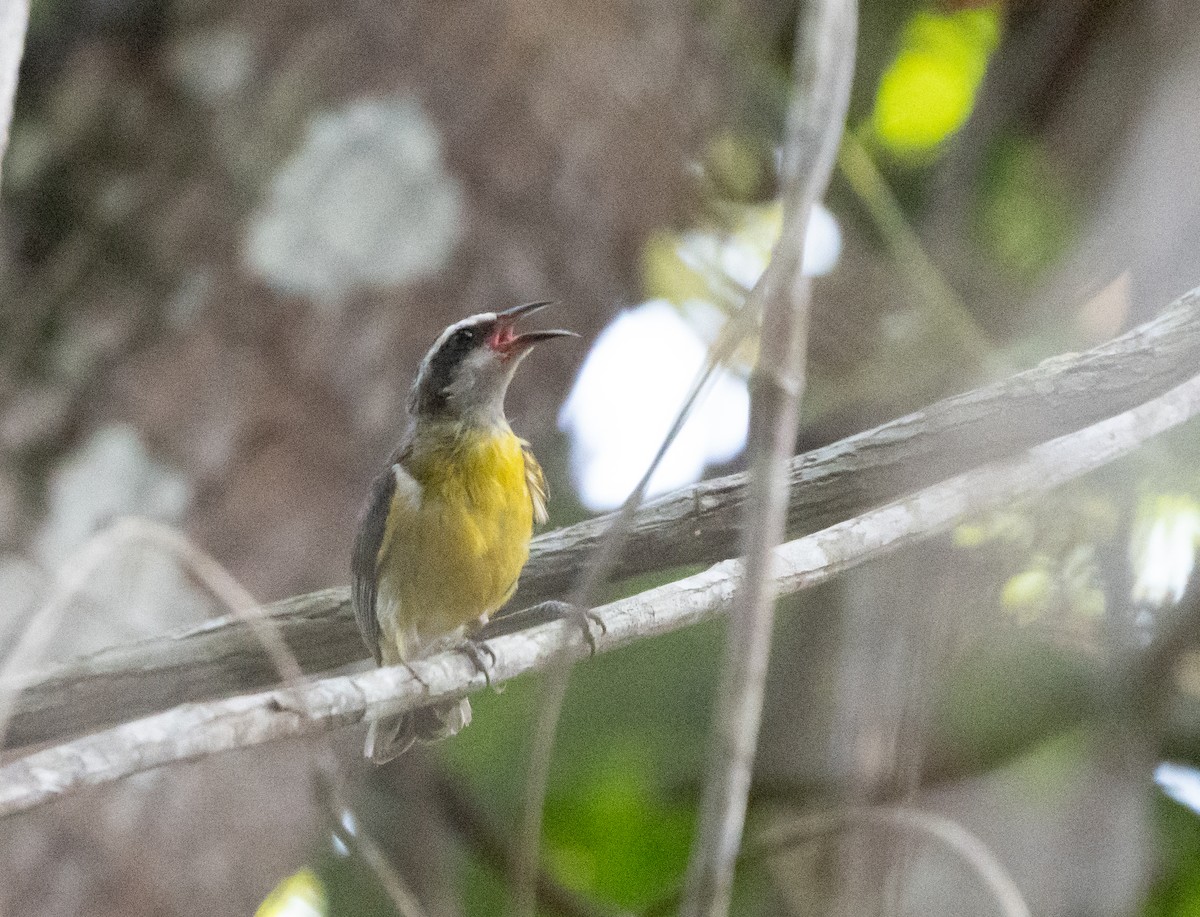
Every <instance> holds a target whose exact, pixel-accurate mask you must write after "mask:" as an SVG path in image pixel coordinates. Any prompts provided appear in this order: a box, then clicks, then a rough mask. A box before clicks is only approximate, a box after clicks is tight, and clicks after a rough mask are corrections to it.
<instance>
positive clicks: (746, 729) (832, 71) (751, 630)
mask: <svg viewBox="0 0 1200 917" xmlns="http://www.w3.org/2000/svg"><path fill="white" fill-rule="evenodd" d="M857 18H858V13H857V5H856V3H855V0H809V2H808V4H807V5H806V6H805V8H804V11H803V13H802V15H801V16H800V17H799V21H798V22H797V25H796V54H795V69H796V77H795V78H796V87H795V90H794V92H795V96H794V99H793V106H794V107H793V110H792V113H791V114H792V118H791V122H792V123H791V124H790V131H789V134H790V138H791V143H790V144H789V147H788V150H787V155H788V158H789V160H790V162H789V163H788V167H789V168H788V173H787V174H788V176H789V188H788V194H787V198H786V200H785V223H784V226H785V230H784V232H783V233H782V234H781V236H780V239H779V242H778V243H777V244H776V246H775V250H774V252H773V253H772V257H771V262H770V265H769V266H768V268H767V271H766V273H765V274H764V276H763V282H762V283H761V284H760V285H759V286H758V287H756V288H755V290H754V293H753V294H752V296H754V297H761V301H762V303H763V324H762V333H761V334H760V335H759V355H758V361H757V363H756V364H755V368H754V373H753V375H752V377H751V380H750V382H751V430H750V451H751V456H752V462H753V467H752V469H751V470H752V476H751V479H750V494H749V500H748V505H747V507H746V512H745V516H744V519H745V521H744V527H745V533H746V537H745V541H746V560H745V569H744V572H743V576H742V579H741V582H740V584H739V586H738V593H737V607H736V608H735V613H734V615H733V623H732V625H731V627H730V630H729V635H728V637H727V639H726V643H725V649H724V652H723V654H722V663H721V681H720V685H719V687H718V689H717V695H716V703H717V707H716V711H715V715H714V717H713V725H712V730H711V732H710V738H709V751H708V756H707V760H708V763H707V767H706V779H705V786H704V794H703V796H702V798H701V803H700V816H699V822H698V826H697V838H696V841H695V843H694V845H693V847H692V855H691V860H690V863H689V865H688V876H687V888H686V893H685V897H684V901H683V907H682V908H681V913H682V914H684V915H693V917H704V915H713V917H724V915H726V914H728V913H729V904H730V899H731V897H732V894H733V873H734V867H735V864H736V862H737V856H738V851H739V850H740V849H741V844H742V831H743V829H744V827H745V821H746V801H747V799H748V798H749V795H750V777H751V773H752V771H753V770H754V755H755V751H756V750H757V748H758V734H759V727H760V724H761V720H762V705H763V687H764V685H765V684H766V680H767V663H768V661H769V659H770V655H771V633H772V631H773V629H774V623H775V592H774V588H773V586H774V583H773V581H772V576H771V565H772V561H773V559H774V558H773V552H774V551H775V548H776V546H777V545H778V544H779V543H780V542H781V541H782V540H783V535H784V531H785V526H786V523H787V502H788V489H789V484H790V482H789V479H788V459H789V458H790V457H791V455H792V451H793V449H794V448H795V443H796V434H797V432H798V428H799V418H800V397H801V393H802V391H803V389H804V371H805V367H804V356H805V350H806V347H807V343H808V304H809V298H810V294H811V290H810V285H809V283H808V281H807V280H806V279H805V278H804V273H803V270H802V267H803V265H802V262H803V252H804V236H805V230H806V227H807V225H808V220H809V216H810V214H811V213H812V208H813V205H814V204H815V203H816V202H817V200H818V199H819V198H820V197H821V195H822V194H824V192H825V188H826V186H827V185H828V184H829V176H830V173H831V172H832V171H833V161H834V157H835V156H836V155H837V150H838V144H839V140H840V138H841V136H842V131H843V130H844V127H845V122H846V107H847V105H848V104H849V101H850V84H851V82H852V80H853V77H854V52H855V33H856V28H857ZM748 305H749V304H748Z"/></svg>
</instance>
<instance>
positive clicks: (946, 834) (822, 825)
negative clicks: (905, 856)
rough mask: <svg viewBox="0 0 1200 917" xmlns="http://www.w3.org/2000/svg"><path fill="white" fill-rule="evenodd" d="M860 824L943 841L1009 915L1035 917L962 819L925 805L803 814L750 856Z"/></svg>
mask: <svg viewBox="0 0 1200 917" xmlns="http://www.w3.org/2000/svg"><path fill="white" fill-rule="evenodd" d="M860 825H868V826H878V827H889V828H900V829H903V830H906V831H912V832H915V833H918V834H921V835H924V836H925V837H928V838H931V839H932V840H935V841H937V842H938V843H940V844H941V845H942V846H944V847H945V848H946V849H947V850H950V851H951V852H952V853H954V854H956V855H957V856H958V857H959V858H960V859H961V860H962V861H963V862H964V863H965V864H966V865H967V866H968V867H970V869H971V871H972V872H973V873H975V875H976V876H978V877H979V879H980V881H981V882H982V883H983V885H984V887H985V888H986V889H987V890H988V891H989V892H990V893H991V895H992V898H993V900H994V901H995V902H996V905H997V907H998V909H999V911H1000V913H1001V914H1002V915H1004V917H1031V915H1030V912H1029V906H1028V905H1027V904H1026V903H1025V898H1024V896H1023V895H1022V894H1021V890H1020V889H1019V888H1017V885H1016V883H1015V882H1013V880H1012V877H1011V876H1010V875H1009V874H1008V870H1006V869H1005V868H1004V865H1003V864H1002V863H1001V862H1000V861H999V860H998V859H997V858H996V855H995V854H993V853H992V851H991V850H990V849H989V848H988V846H987V845H986V844H985V843H984V842H983V841H981V840H980V839H979V838H978V837H976V836H975V835H974V834H972V833H971V832H970V831H968V830H967V829H966V828H965V827H963V826H962V825H961V824H959V823H958V822H957V821H954V820H953V819H950V818H946V817H945V816H943V815H938V814H937V813H934V812H927V811H925V810H923V809H913V808H908V807H902V806H879V807H868V808H855V809H846V810H844V811H841V812H833V813H830V814H828V815H825V814H821V815H816V816H811V817H808V818H801V819H798V820H796V821H793V822H790V823H788V824H784V825H780V826H778V827H777V828H774V829H771V830H770V831H767V832H764V833H763V834H761V835H760V836H759V837H758V838H756V839H755V841H754V844H753V846H752V847H751V849H750V850H748V851H747V852H748V854H749V856H748V857H747V858H746V861H747V862H752V861H755V860H761V859H767V858H770V857H775V856H778V855H779V854H781V853H785V852H787V851H788V850H791V849H793V848H795V847H797V846H799V845H801V844H805V843H809V842H811V841H815V840H819V839H821V838H823V837H828V836H829V835H831V834H841V833H844V832H845V831H846V830H848V829H849V828H852V827H857V826H860Z"/></svg>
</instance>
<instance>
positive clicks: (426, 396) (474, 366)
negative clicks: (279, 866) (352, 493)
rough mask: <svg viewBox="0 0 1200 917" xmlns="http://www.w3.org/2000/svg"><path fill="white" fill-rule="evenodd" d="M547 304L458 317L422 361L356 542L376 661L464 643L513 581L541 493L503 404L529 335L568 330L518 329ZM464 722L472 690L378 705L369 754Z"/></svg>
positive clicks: (532, 339)
mask: <svg viewBox="0 0 1200 917" xmlns="http://www.w3.org/2000/svg"><path fill="white" fill-rule="evenodd" d="M548 305H550V303H546V302H535V303H528V304H527V305H523V306H516V307H515V308H512V309H509V310H507V311H505V312H499V313H494V312H484V313H481V314H479V315H472V316H471V317H470V318H466V319H463V320H462V321H460V322H458V323H456V324H454V325H451V326H450V327H449V328H447V329H446V330H445V331H443V332H442V334H441V336H440V337H439V338H438V339H437V341H436V343H434V345H433V347H432V348H431V349H430V351H429V353H428V354H426V356H425V359H424V360H423V361H422V363H421V368H420V370H419V371H418V373H417V378H416V381H415V382H414V383H413V387H412V391H411V392H410V393H409V398H408V413H409V423H408V428H407V430H406V431H405V433H404V436H403V437H402V438H401V440H400V444H399V445H398V446H397V447H396V449H395V451H394V452H393V453H392V455H391V458H390V460H389V461H388V466H387V468H385V469H384V471H383V473H382V474H380V475H379V477H377V478H376V479H375V483H374V484H373V486H372V487H371V494H370V497H369V498H368V500H367V504H366V507H365V508H364V510H363V514H362V517H361V520H360V522H359V528H358V536H357V538H356V539H355V541H354V556H353V559H352V572H353V576H354V587H353V599H354V615H355V618H356V619H357V621H358V627H359V630H360V631H361V632H362V636H363V640H364V641H365V642H366V644H367V646H368V647H369V648H370V650H371V653H372V654H373V655H374V656H375V662H376V663H377V664H379V665H397V664H399V663H402V662H411V661H413V660H415V659H420V658H422V657H425V656H430V655H432V654H434V653H438V652H441V651H443V650H446V649H450V648H453V647H455V646H458V645H461V644H462V641H463V640H464V638H465V636H466V634H467V632H468V630H469V629H473V628H475V627H478V626H482V625H483V624H486V623H487V620H488V616H489V615H491V614H492V613H493V612H495V611H497V610H498V609H499V608H500V607H501V606H503V605H504V603H505V602H507V601H508V600H509V598H511V597H512V594H513V592H515V591H516V588H517V578H518V577H519V576H520V575H521V568H522V567H524V566H525V561H526V560H527V559H528V558H529V539H530V537H531V536H532V534H533V523H534V522H535V521H536V522H539V523H541V522H545V521H546V498H547V492H546V481H545V478H544V477H543V476H542V469H541V467H540V466H539V465H538V463H537V459H535V458H534V456H533V452H532V450H531V449H530V448H529V444H528V443H527V442H525V441H524V440H522V439H520V438H518V437H517V436H516V434H514V433H513V431H512V428H511V427H509V425H508V420H507V419H506V418H505V416H504V394H505V392H506V391H507V390H508V384H509V382H510V381H512V377H513V374H514V373H515V372H516V369H517V366H518V364H520V362H521V360H522V359H524V357H525V356H526V354H528V353H529V351H530V350H531V349H532V348H533V346H534V345H535V344H537V343H539V342H541V341H547V340H551V339H553V338H558V337H565V336H574V333H573V332H570V331H561V330H554V331H529V332H526V333H524V334H517V333H516V332H515V326H516V323H517V321H518V320H519V319H521V318H523V317H524V316H527V315H530V314H532V313H534V312H537V311H538V310H539V309H542V308H544V307H546V306H548ZM470 721H471V705H470V702H469V701H468V700H467V699H466V698H463V699H462V700H458V701H452V702H449V703H444V704H438V705H434V706H432V707H427V708H424V709H421V710H414V711H412V712H410V713H405V714H402V715H400V716H393V717H383V718H380V719H378V720H375V721H373V722H372V723H371V726H370V729H369V730H368V732H367V745H366V755H367V756H368V757H370V758H372V759H374V760H375V761H376V762H377V763H383V762H384V761H388V760H390V759H391V758H394V757H395V756H396V755H399V754H401V753H402V752H404V751H405V750H406V749H408V747H409V746H410V745H412V743H413V742H415V741H418V740H420V741H423V742H432V741H435V740H437V739H441V738H446V737H448V736H452V735H454V734H455V733H457V732H458V731H459V730H460V729H462V728H463V727H464V726H465V725H467V723H469V722H470Z"/></svg>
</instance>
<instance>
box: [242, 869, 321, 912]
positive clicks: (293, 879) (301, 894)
mask: <svg viewBox="0 0 1200 917" xmlns="http://www.w3.org/2000/svg"><path fill="white" fill-rule="evenodd" d="M331 913H333V911H331V909H330V907H329V900H328V898H327V897H326V894H325V885H324V883H323V882H322V881H321V879H320V878H319V877H318V876H317V874H316V873H315V872H313V871H312V870H311V869H307V868H305V869H301V870H300V871H299V872H295V873H293V874H292V875H290V876H288V877H287V878H286V879H284V880H283V881H282V882H280V883H279V884H278V885H277V886H275V888H274V889H273V890H272V891H271V893H270V894H269V895H267V897H266V898H265V899H264V900H263V903H262V904H261V905H260V906H259V908H258V910H256V911H255V912H254V917H326V915H329V914H331Z"/></svg>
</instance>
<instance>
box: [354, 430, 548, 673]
mask: <svg viewBox="0 0 1200 917" xmlns="http://www.w3.org/2000/svg"><path fill="white" fill-rule="evenodd" d="M406 467H407V470H408V472H409V474H411V475H412V476H413V478H415V479H416V481H417V482H418V483H419V484H420V485H421V499H420V501H419V505H415V506H414V505H412V504H411V503H410V502H407V501H405V500H404V497H403V495H401V494H399V493H398V494H397V495H396V497H395V498H394V499H393V505H392V512H391V514H390V518H389V525H388V530H387V533H386V535H385V538H384V542H383V546H382V549H381V551H380V558H379V560H380V563H379V600H378V603H377V605H378V607H377V614H378V615H379V620H380V624H381V626H382V629H383V632H384V637H385V641H386V642H388V643H391V644H392V645H393V646H394V647H395V650H396V652H397V653H398V655H399V658H400V659H414V658H417V657H419V656H421V655H424V654H425V653H427V652H431V651H433V650H436V649H438V648H440V645H439V641H441V642H443V643H444V642H445V640H446V638H449V639H451V640H452V639H454V638H456V637H457V635H458V634H460V633H461V632H462V629H463V628H464V627H466V626H469V625H471V624H473V623H474V622H476V621H478V620H479V618H480V617H482V616H483V615H488V614H491V613H492V612H494V611H496V610H497V609H499V608H500V607H501V606H502V605H503V604H504V603H505V602H506V601H508V599H509V598H510V597H511V596H512V593H513V591H514V590H515V589H516V585H517V578H518V576H519V575H520V573H521V568H522V567H524V566H525V561H526V560H527V559H528V558H529V539H530V536H531V535H532V532H533V506H532V502H531V500H530V495H529V488H528V485H527V483H526V478H525V461H524V455H523V453H522V451H521V441H520V440H519V439H517V437H516V436H515V435H513V433H512V432H511V431H507V430H505V431H502V432H500V431H497V432H488V433H468V434H466V435H462V434H460V435H457V436H455V437H454V438H453V440H452V441H450V442H448V443H446V444H445V445H444V446H442V447H438V448H432V449H429V450H428V451H427V452H426V453H424V454H416V455H414V456H413V457H412V458H411V460H410V461H409V462H407V463H406ZM385 655H390V653H385Z"/></svg>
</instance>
